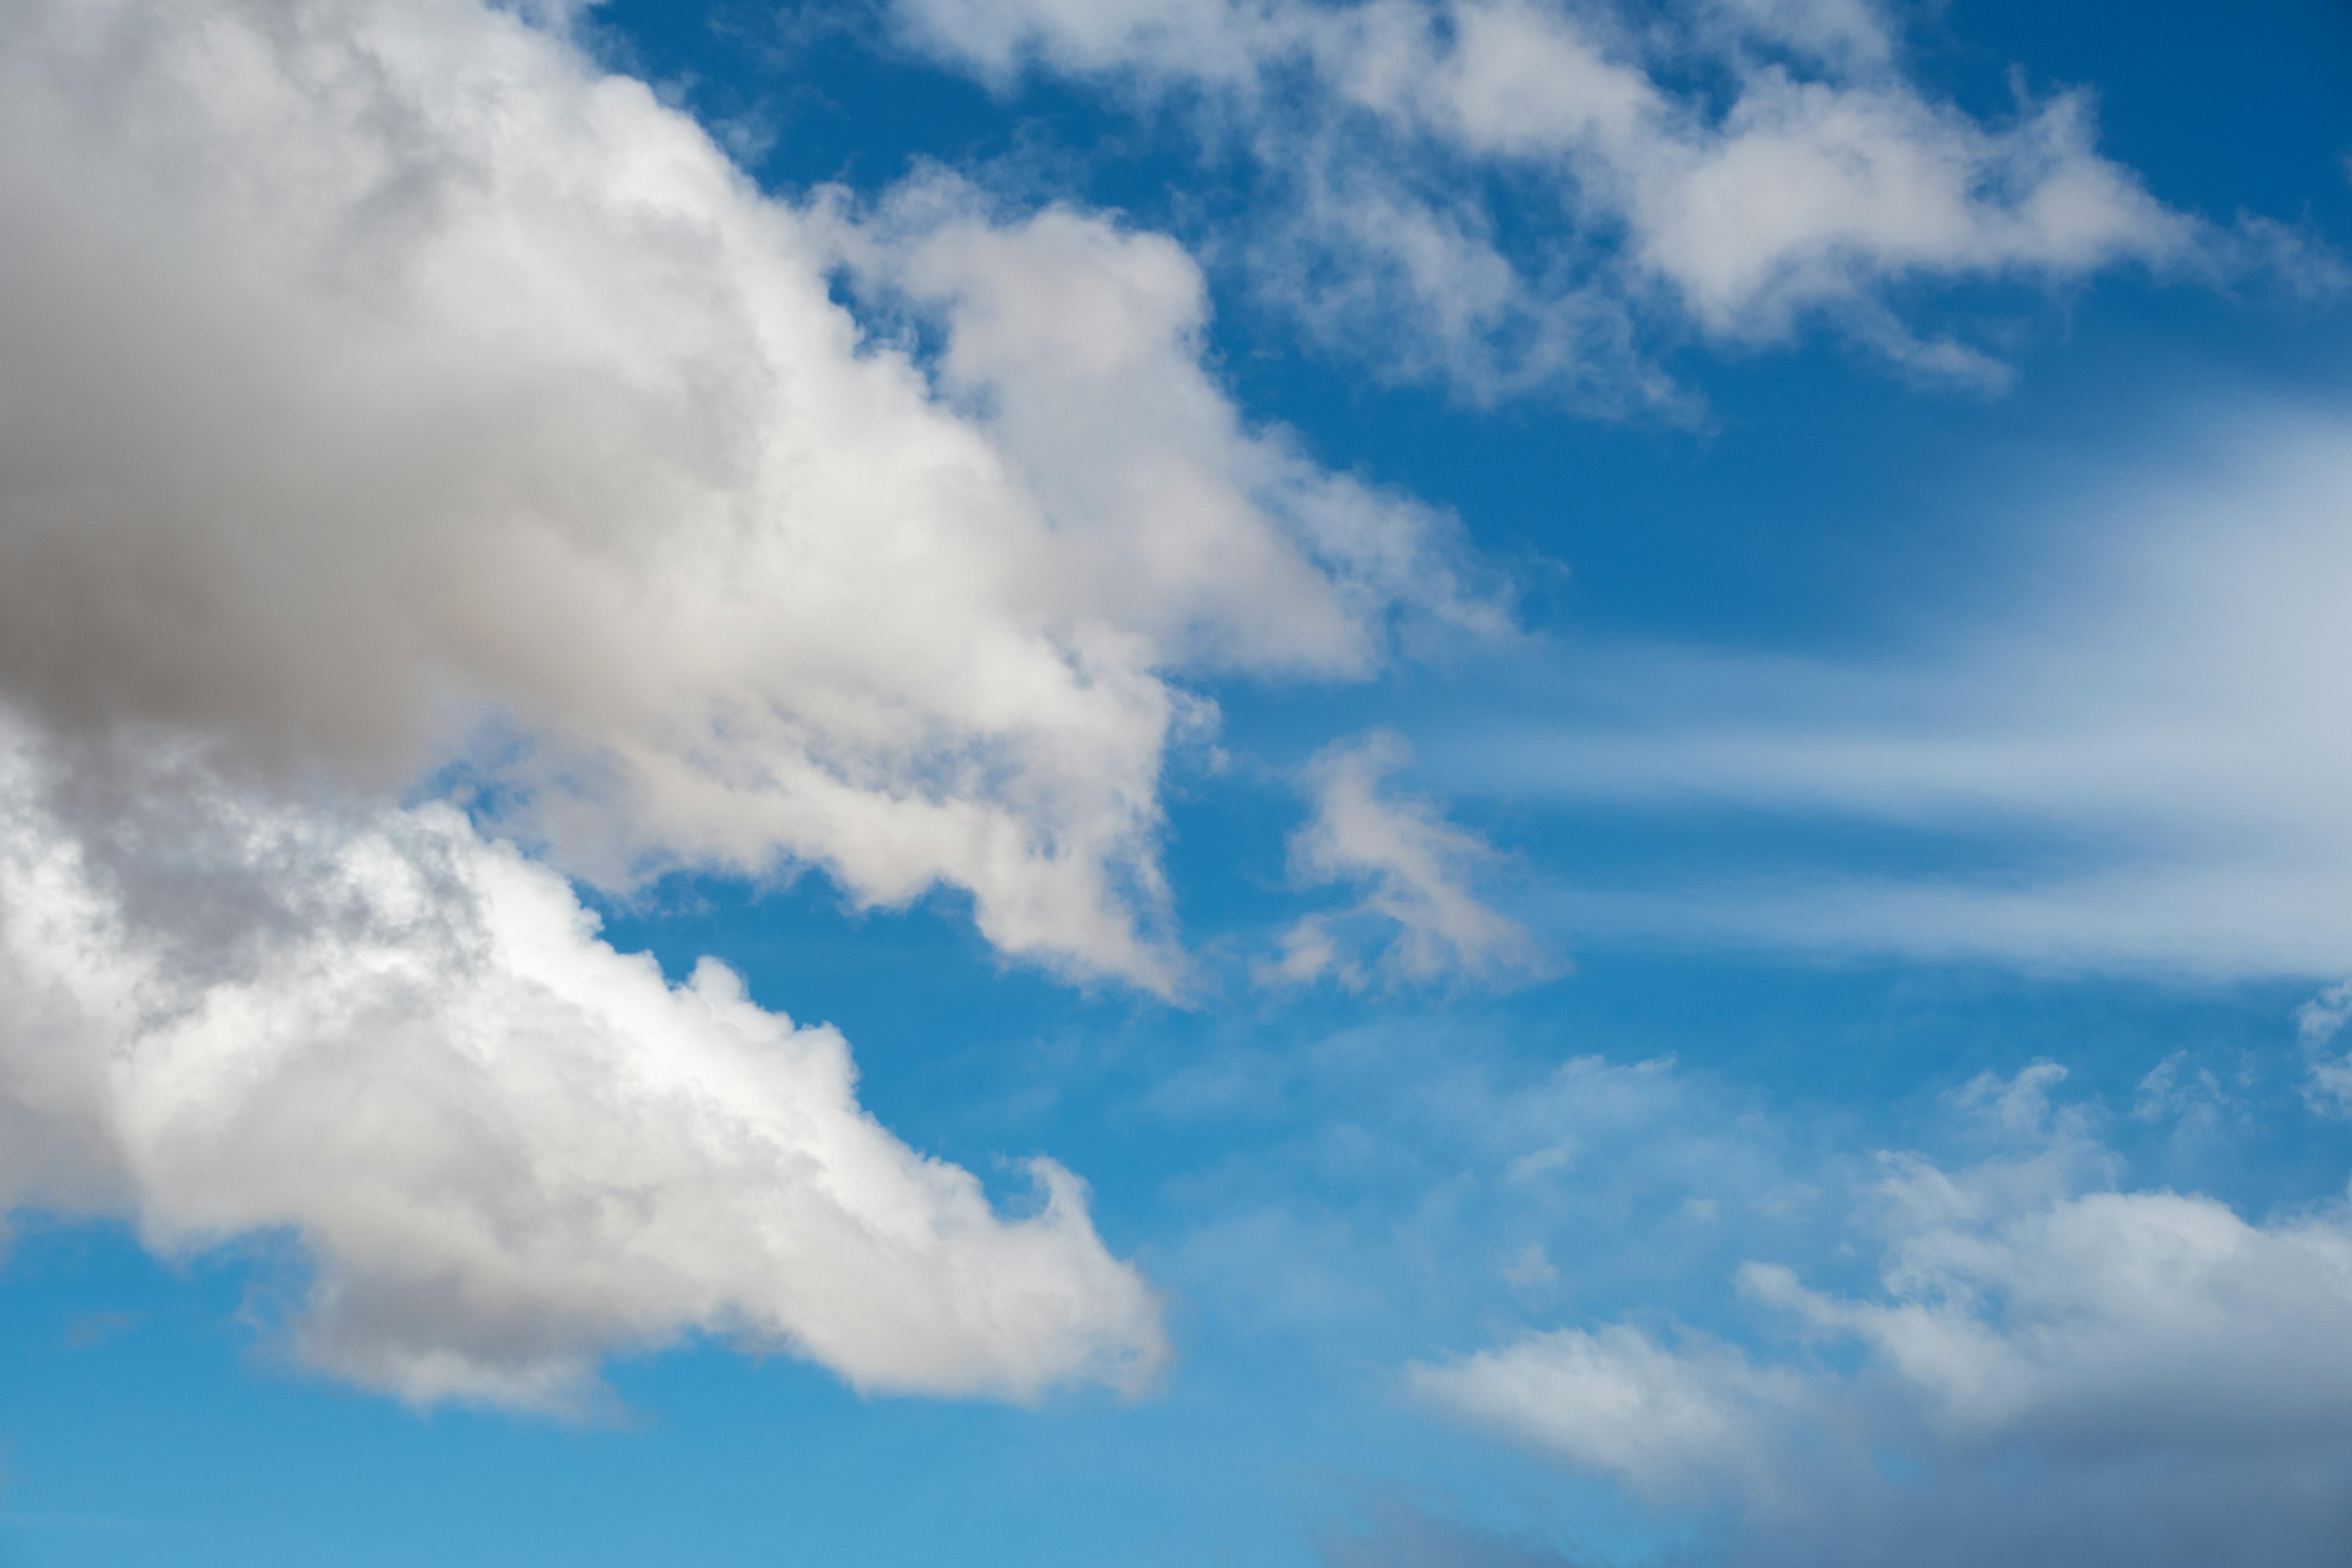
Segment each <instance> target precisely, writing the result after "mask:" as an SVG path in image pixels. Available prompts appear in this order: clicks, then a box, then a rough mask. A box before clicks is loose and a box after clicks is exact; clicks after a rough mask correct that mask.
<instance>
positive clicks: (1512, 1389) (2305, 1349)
mask: <svg viewBox="0 0 2352 1568" xmlns="http://www.w3.org/2000/svg"><path fill="white" fill-rule="evenodd" d="M2063 1077H2064V1074H2063V1069H2060V1068H2055V1067H2053V1066H2049V1065H2044V1066H2042V1067H2038V1068H2029V1069H2026V1070H2025V1071H2024V1072H2022V1073H2021V1074H2019V1075H2018V1076H2017V1077H2016V1078H2014V1079H2009V1080H1997V1079H1979V1081H1978V1082H1976V1083H1975V1084H1973V1085H1971V1086H1969V1089H1967V1090H1964V1091H1962V1092H1961V1094H1960V1095H1959V1096H1958V1099H1959V1100H1961V1101H1962V1102H1963V1104H1964V1105H1965V1106H1966V1107H1968V1108H1969V1109H1970V1110H1974V1111H1975V1112H1976V1113H1978V1114H1979V1115H1980V1116H1982V1117H1983V1118H1984V1119H1985V1120H1987V1121H1990V1122H1993V1123H1995V1124H1997V1126H1998V1127H1999V1128H2000V1130H2001V1131H2004V1132H2005V1133H2006V1135H2007V1146H2006V1147H2004V1148H2002V1149H2000V1151H1999V1152H1996V1153H1994V1154H1992V1155H1991V1156H1990V1157H1988V1158H1986V1159H1984V1160H1982V1161H1980V1162H1979V1163H1974V1164H1970V1165H1966V1166H1962V1167H1959V1168H1957V1169H1949V1170H1947V1169H1943V1168H1939V1167H1938V1166H1937V1165H1936V1164H1934V1163H1930V1162H1928V1161H1927V1160H1925V1159H1922V1158H1920V1157H1918V1156H1916V1155H1889V1156H1884V1157H1883V1161H1884V1175H1883V1178H1882V1180H1881V1182H1880V1184H1879V1186H1878V1190H1877V1192H1876V1193H1875V1194H1874V1195H1873V1198H1872V1201H1870V1202H1869V1203H1868V1204H1866V1205H1864V1208H1863V1211H1862V1213H1861V1214H1860V1215H1858V1216H1857V1226H1858V1235H1859V1236H1860V1237H1863V1238H1865V1239H1867V1240H1868V1241H1869V1242H1870V1243H1872V1244H1874V1246H1875V1247H1876V1249H1877V1253H1878V1258H1879V1264H1878V1268H1877V1271H1876V1279H1875V1282H1874V1289H1868V1290H1866V1291H1864V1292H1862V1293H1859V1294H1853V1295H1847V1294H1840V1293H1835V1292H1829V1291H1822V1290H1819V1289H1813V1288H1811V1287H1809V1286H1808V1285H1806V1284H1805V1283H1804V1282H1803V1280H1802V1279H1801V1277H1800V1276H1799V1274H1798V1273H1797V1272H1796V1271H1795V1270H1793V1269H1791V1268H1787V1267H1785V1266H1782V1265H1778V1264H1763V1263H1749V1264H1748V1265H1746V1266H1745V1267H1744V1268H1742V1269H1741V1270H1740V1272H1739V1276H1738V1279H1739V1286H1740V1290H1741V1294H1742V1296H1743V1297H1744V1298H1745V1299H1746V1300H1747V1301H1748V1306H1749V1310H1750V1312H1751V1314H1752V1316H1753V1319H1754V1321H1753V1324H1752V1327H1753V1329H1754V1331H1757V1332H1760V1333H1763V1334H1766V1335H1777V1336H1778V1337H1780V1338H1781V1339H1782V1340H1783V1341H1784V1342H1793V1344H1792V1345H1791V1348H1790V1349H1788V1350H1785V1351H1782V1352H1779V1353H1776V1354H1771V1355H1765V1356H1759V1355H1758V1354H1756V1353H1754V1352H1750V1351H1748V1350H1747V1349H1745V1348H1742V1347H1740V1346H1738V1345H1734V1344H1730V1343H1727V1342H1721V1341H1717V1340H1714V1339H1710V1338H1708V1337H1706V1336H1704V1335H1699V1334H1696V1333H1690V1332H1685V1333H1683V1334H1682V1335H1680V1336H1679V1337H1678V1339H1676V1340H1675V1341H1674V1342H1669V1340H1668V1339H1667V1338H1666V1337H1664V1336H1663V1335H1661V1334H1660V1333H1658V1332H1656V1331H1654V1330H1652V1329H1651V1328H1648V1327H1644V1326H1639V1325H1635V1324H1631V1323H1625V1322H1617V1323H1610V1324H1603V1325H1601V1326H1599V1327H1597V1328H1591V1329H1584V1328H1572V1327H1571V1328H1561V1329H1555V1330H1549V1331H1540V1332H1536V1333H1531V1334H1528V1335H1525V1336H1523V1337H1520V1338H1517V1339H1516V1340H1513V1341H1510V1342H1507V1343H1505V1344H1502V1345H1500V1346H1498V1347H1496V1348H1495V1349H1492V1350H1487V1351H1483V1352H1476V1353H1474V1354H1471V1355H1467V1356H1463V1357H1460V1358H1457V1359H1454V1360H1451V1361H1444V1362H1437V1363H1423V1364H1421V1365H1417V1366H1415V1367H1413V1368H1412V1369H1411V1370H1410V1373H1409V1381H1410V1383H1411V1384H1412V1387H1413V1389H1414V1390H1415V1391H1416V1392H1417V1393H1418V1394H1420V1395H1421V1396H1422V1397H1423V1398H1425V1399H1427V1400H1428V1401H1430V1402H1431V1403H1432V1404H1433V1405H1434V1406H1436V1407H1439V1408H1442V1409H1444V1410H1447V1411H1449V1412H1451V1413H1452V1414H1454V1415H1457V1416H1459V1417H1461V1418H1463V1419H1465V1420H1467V1421H1470V1422H1472V1423H1475V1424H1476V1425H1479V1426H1486V1427H1487V1428H1489V1429H1491V1430H1494V1431H1496V1432H1498V1433H1501V1434H1505V1435H1507V1436H1511V1437H1513V1438H1515V1439H1517V1440H1519V1441H1521V1442H1524V1443H1526V1444H1528V1445H1530V1446H1532V1447H1536V1448H1537V1449H1538V1450H1541V1451H1544V1452H1547V1453H1549V1454H1552V1455H1554V1456H1556V1457H1558V1458H1559V1459H1561V1460H1563V1461H1565V1462H1567V1463H1570V1464H1571V1465H1574V1466H1576V1467H1579V1468H1585V1469H1589V1470H1592V1471H1596V1472H1599V1473H1602V1474H1607V1475H1611V1476H1613V1477H1615V1478H1618V1479H1622V1480H1623V1481H1624V1482H1626V1483H1628V1484H1630V1485H1631V1486H1633V1488H1634V1489H1636V1490H1637V1491H1638V1492H1640V1493H1642V1494H1644V1495H1646V1496H1648V1497H1650V1498H1652V1499H1653V1500H1658V1501H1661V1502H1671V1503H1674V1504H1677V1505H1679V1506H1680V1507H1682V1508H1684V1509H1685V1510H1696V1513H1695V1514H1694V1515H1693V1517H1699V1518H1706V1517H1714V1518H1717V1519H1718V1520H1722V1521H1727V1522H1728V1523H1729V1526H1730V1528H1732V1529H1734V1530H1736V1531H1737V1532H1738V1540H1739V1541H1740V1542H1741V1543H1742V1544H1741V1549H1740V1555H1741V1558H1742V1560H1743V1561H1755V1562H1781V1561H1786V1562H1791V1563H1796V1562H1802V1563H1847V1562H1852V1563H1874V1562H1885V1561H1889V1560H1892V1559H1900V1560H1901V1561H1904V1562H1912V1563H1981V1562H1990V1561H2007V1560H2015V1559H2016V1558H2017V1557H2019V1556H2020V1555H2021V1554H2049V1553H2053V1552H2054V1553H2055V1554H2056V1557H2057V1558H2059V1559H2063V1560H2066V1561H2094V1560H2096V1561H2109V1560H2127V1561H2131V1562H2144V1563H2184V1564H2185V1563H2250V1564H2251V1563H2281V1564H2290V1563H2327V1562H2334V1561H2336V1557H2337V1556H2338V1555H2339V1554H2340V1552H2341V1543H2342V1541H2343V1531H2344V1528H2345V1526H2346V1523H2347V1510H2346V1505H2345V1504H2344V1502H2343V1499H2344V1497H2345V1495H2346V1490H2345V1482H2346V1479H2347V1476H2352V1423H2347V1420H2346V1417H2345V1411H2346V1410H2347V1408H2352V1386H2347V1381H2346V1378H2345V1375H2344V1372H2343V1364H2344V1363H2343V1358H2342V1356H2341V1354H2340V1353H2339V1352H2338V1348H2337V1347H2339V1346H2340V1345H2341V1343H2342V1342H2343V1338H2344V1335H2345V1333H2346V1332H2347V1330H2352V1218H2348V1217H2347V1210H2346V1207H2345V1205H2343V1204H2342V1203H2341V1202H2338V1203H2336V1204H2332V1205H2322V1206H2321V1207H2319V1208H2317V1209H2315V1210H2313V1211H2311V1212H2308V1213H2288V1214H2283V1215H2277V1216H2275V1217H2273V1218H2271V1219H2268V1220H2265V1221H2262V1222H2259V1223H2257V1222H2250V1221H2248V1220H2247V1219H2245V1218H2243V1217H2242V1216H2241V1215H2238V1214H2237V1213H2236V1212H2234V1211H2233V1210H2232V1209H2231V1208H2230V1207H2229V1206H2228V1205H2224V1204H2221V1203H2219V1202H2217V1201H2215V1200H2213V1199H2210V1198H2207V1197H2201V1196H2195V1195H2185V1194H2176V1193H2173V1192H2170V1191H2148V1190H2140V1191H2125V1190H2116V1188H2115V1187H2114V1186H2113V1184H2112V1182H2113V1173H2114V1167H2115V1162H2114V1160H2113V1157H2112V1156H2111V1155H2110V1154H2109V1152H2107V1151H2106V1150H2105V1148H2104V1147H2103V1146H2102V1145H2101V1144H2100V1143H2099V1142H2098V1141H2097V1140H2096V1139H2095V1137H2094V1136H2092V1135H2091V1133H2090V1131H2088V1123H2087V1121H2085V1120H2084V1118H2083V1117H2082V1116H2081V1115H2080V1114H2079V1113H2078V1112H2073V1111H2068V1110H2053V1108H2052V1106H2051V1104H2050V1101H2049V1095H2050V1092H2051V1091H2052V1090H2053V1089H2054V1088H2055V1086H2056V1085H2057V1083H2058V1082H2059V1081H2060V1080H2061V1079H2063ZM1848 1369H1850V1370H1848Z"/></svg>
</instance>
